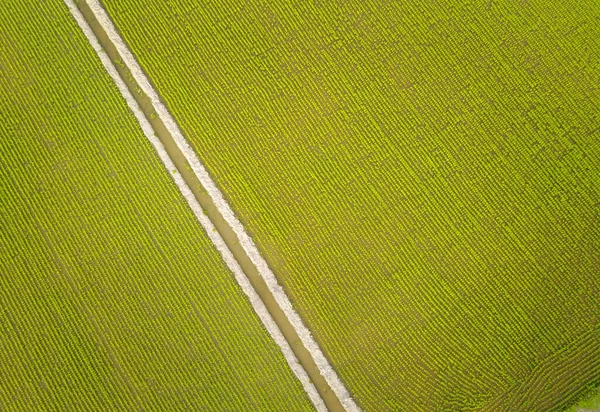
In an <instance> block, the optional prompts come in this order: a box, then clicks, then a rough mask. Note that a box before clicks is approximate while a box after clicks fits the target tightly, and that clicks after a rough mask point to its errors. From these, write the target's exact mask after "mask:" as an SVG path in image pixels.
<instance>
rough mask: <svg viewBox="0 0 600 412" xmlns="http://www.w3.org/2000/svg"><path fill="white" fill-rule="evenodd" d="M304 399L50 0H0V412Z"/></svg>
mask: <svg viewBox="0 0 600 412" xmlns="http://www.w3.org/2000/svg"><path fill="white" fill-rule="evenodd" d="M184 409H185V410H206V409H208V410H239V411H249V410H269V411H275V410H310V409H311V405H310V403H309V400H308V397H307V396H306V394H305V393H304V392H303V389H302V387H301V385H300V383H299V382H298V381H297V379H296V378H295V377H294V376H293V374H292V372H291V370H290V369H289V367H288V365H287V363H286V362H285V360H284V358H283V355H282V354H281V352H280V351H279V348H278V347H277V346H276V345H275V343H274V341H273V340H272V339H271V337H270V336H269V335H268V334H267V331H266V330H265V329H264V327H263V325H262V324H261V323H260V321H259V319H258V317H257V316H256V314H255V313H254V312H253V310H252V307H251V305H250V303H249V302H248V301H247V299H246V297H245V295H244V294H243V293H242V291H241V289H240V288H239V287H238V285H237V284H236V283H235V280H234V278H233V275H232V274H231V272H230V271H229V270H228V269H227V267H226V266H225V263H224V262H223V261H222V259H221V257H220V255H219V254H218V253H217V251H216V250H215V249H214V248H213V247H212V245H211V243H210V241H209V239H208V237H207V236H206V235H205V233H204V231H203V229H202V227H201V226H200V224H199V223H198V222H197V221H196V219H195V217H194V216H193V214H192V212H191V210H190V209H189V208H188V206H187V204H186V203H185V201H184V199H183V197H182V196H181V195H180V194H179V192H178V190H177V188H176V186H175V184H174V183H173V182H172V181H171V179H170V178H169V174H168V171H167V170H165V169H164V167H163V165H162V164H161V163H160V160H159V158H158V156H157V155H156V153H155V152H154V150H153V148H152V146H151V145H150V143H149V142H148V141H147V140H146V138H145V137H144V135H143V134H142V132H141V130H140V128H139V125H138V124H137V122H136V120H135V118H134V117H133V115H132V114H131V112H130V111H129V109H128V107H127V106H126V104H125V101H124V100H123V99H122V98H121V96H120V95H119V93H118V91H117V89H116V87H115V85H114V84H113V83H112V81H111V79H110V78H109V76H108V74H107V73H106V72H105V71H104V69H103V67H102V65H101V63H100V61H99V59H98V58H97V56H96V55H95V54H94V52H93V50H92V48H91V46H90V45H89V44H88V42H87V40H86V39H85V37H84V36H83V34H82V32H81V31H80V29H79V28H78V27H77V25H76V23H75V21H74V20H73V18H72V16H71V15H70V14H69V12H68V10H67V8H66V7H65V5H64V4H63V3H62V2H61V1H48V2H38V1H33V0H25V1H23V0H14V1H13V0H9V1H8V2H3V4H2V7H0V410H2V411H12V410H15V411H34V410H60V411H77V410H81V411H108V410H118V411H135V410H160V411H172V410H184Z"/></svg>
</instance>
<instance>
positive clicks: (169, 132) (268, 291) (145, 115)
mask: <svg viewBox="0 0 600 412" xmlns="http://www.w3.org/2000/svg"><path fill="white" fill-rule="evenodd" d="M65 3H66V4H67V6H68V7H69V10H70V11H71V13H72V14H73V16H74V18H75V19H76V20H77V22H78V24H79V25H80V27H81V28H82V30H83V31H84V33H85V34H86V37H87V38H88V40H89V41H90V43H91V44H92V46H93V47H94V49H95V50H96V52H97V54H98V56H99V57H100V59H101V60H102V63H103V64H104V66H105V67H106V69H107V71H108V72H109V74H110V75H111V77H112V78H113V80H114V82H115V84H116V85H117V87H118V88H119V90H120V92H121V94H122V95H123V97H124V98H125V99H126V100H127V103H128V104H129V106H130V108H131V110H132V111H133V112H134V114H135V115H136V118H137V120H138V122H139V123H140V125H141V127H142V130H143V131H144V134H145V135H146V137H147V138H148V139H149V141H150V142H151V143H152V145H153V146H154V148H155V149H156V151H157V152H158V154H159V156H160V158H161V160H162V161H163V164H164V165H165V167H166V168H167V170H169V171H172V172H173V173H172V177H173V179H174V180H175V183H176V184H177V186H178V187H179V190H180V191H181V193H182V194H183V195H184V197H185V198H186V201H187V202H188V204H189V205H190V207H191V208H192V210H193V211H194V213H195V215H196V217H197V218H198V220H199V222H200V223H201V224H202V226H203V227H204V229H205V230H206V232H207V233H208V235H209V237H210V238H211V240H212V241H213V243H214V244H215V246H216V247H217V249H218V250H219V252H220V253H221V254H222V256H223V258H224V260H225V261H226V262H227V264H228V266H229V268H230V269H231V270H232V272H233V273H234V275H235V277H236V280H237V281H238V283H239V284H240V286H241V287H242V289H243V290H244V292H245V293H246V294H247V296H248V297H249V299H250V301H251V303H252V305H253V308H254V310H255V311H256V312H257V313H258V315H259V316H260V318H261V320H262V321H263V323H264V324H265V326H266V328H267V330H268V331H269V333H270V334H271V336H272V337H273V338H274V340H275V341H276V342H277V344H278V345H279V347H280V348H281V350H282V352H283V354H284V356H285V358H286V360H287V361H288V364H289V365H290V367H291V368H292V370H293V371H294V373H295V374H296V376H297V377H298V379H299V380H300V381H301V383H302V385H303V387H304V389H305V390H306V392H307V393H308V395H309V397H310V398H311V400H312V402H313V404H314V405H315V407H316V408H317V409H318V410H324V409H325V407H327V409H329V410H359V408H358V406H357V405H356V404H355V403H354V401H353V399H352V398H351V397H350V394H349V393H348V391H347V389H346V388H345V386H344V385H343V383H342V382H341V381H340V379H339V377H338V376H337V374H336V373H335V371H334V370H333V368H332V367H331V365H330V364H329V362H328V361H327V359H326V358H325V356H324V355H323V353H322V352H321V350H320V348H319V347H318V345H317V344H316V342H315V341H314V339H313V338H312V336H311V334H310V332H309V331H308V329H307V328H306V326H305V325H304V324H303V322H302V320H301V319H300V317H299V315H298V314H297V313H296V312H295V311H294V309H293V307H292V305H291V303H290V301H289V299H288V298H287V296H286V295H285V293H284V292H283V290H282V288H281V286H280V285H279V284H278V283H277V280H276V278H275V276H274V274H273V273H272V271H271V270H270V269H269V267H268V265H267V263H266V261H265V260H264V259H263V258H262V257H261V256H260V254H259V252H258V250H257V248H256V246H255V245H254V243H253V241H252V239H251V238H250V237H249V236H248V235H247V233H246V232H245V230H244V228H243V227H242V225H241V223H240V222H239V220H238V219H237V218H236V217H235V215H234V214H233V212H232V210H231V208H230V207H229V205H228V204H227V202H226V201H225V200H224V198H223V195H222V194H221V192H220V191H219V189H218V188H217V187H216V185H215V184H214V182H213V181H212V179H211V178H210V176H209V175H208V173H207V171H206V170H205V169H204V167H203V166H202V164H201V162H200V161H199V159H198V158H197V156H196V155H195V153H194V152H193V150H192V149H191V147H190V146H189V145H188V144H187V142H186V140H185V138H184V137H183V135H182V134H181V132H180V131H179V128H178V126H177V124H176V123H175V121H174V119H173V118H172V117H171V115H170V114H169V113H168V111H167V109H166V107H165V106H164V104H162V102H161V101H160V98H159V96H158V94H157V93H156V91H155V90H154V89H153V88H152V86H151V85H150V82H149V81H148V79H147V78H146V76H145V75H144V73H143V71H142V70H141V68H140V67H139V65H138V64H137V62H136V61H135V58H134V57H133V55H132V54H131V52H130V51H129V50H128V48H127V46H125V44H124V42H123V40H122V39H121V38H120V36H119V34H118V33H117V32H116V30H115V28H114V26H113V25H112V22H111V21H110V19H109V17H108V15H107V14H106V12H105V11H104V9H103V8H102V6H101V5H100V4H99V3H98V2H97V1H94V0H92V1H88V2H87V3H85V2H80V3H79V4H78V6H75V4H74V3H73V2H72V0H65ZM77 7H79V9H78V8H77ZM111 60H112V61H111ZM113 62H114V64H113ZM115 65H116V66H117V67H115Z"/></svg>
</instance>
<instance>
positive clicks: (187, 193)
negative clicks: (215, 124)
mask: <svg viewBox="0 0 600 412" xmlns="http://www.w3.org/2000/svg"><path fill="white" fill-rule="evenodd" d="M63 1H64V3H65V5H66V6H67V8H68V10H69V12H70V13H71V15H72V16H73V18H74V19H75V21H76V22H77V24H78V25H79V27H80V29H81V30H82V32H83V33H84V35H85V36H86V38H87V40H88V41H89V43H90V45H91V46H92V48H93V49H94V51H95V52H96V54H97V55H98V57H99V59H100V61H101V62H102V64H103V66H104V68H105V69H106V71H107V72H108V74H109V75H110V77H111V78H112V80H113V81H114V83H115V85H116V86H117V88H118V90H119V92H120V93H121V95H122V96H123V98H124V99H125V101H126V103H127V105H128V106H129V108H130V109H131V111H132V112H133V114H134V116H135V118H136V120H137V121H138V123H139V124H140V127H141V129H142V131H143V133H144V135H145V136H146V138H147V139H148V140H149V141H150V143H151V144H152V146H153V147H154V149H155V150H156V152H157V154H158V156H159V158H160V160H161V162H162V163H163V165H164V166H165V168H166V170H168V171H172V170H176V167H175V165H174V163H173V161H172V160H171V158H170V157H169V155H168V153H167V151H166V150H165V148H164V146H163V144H162V143H161V142H160V140H159V139H158V137H157V136H156V134H155V133H154V130H153V128H152V125H151V124H150V122H149V121H148V120H147V119H146V117H145V115H144V113H143V112H142V110H141V108H140V107H139V105H138V103H137V101H136V100H135V98H134V97H133V95H132V94H131V92H130V91H129V90H128V88H127V86H126V84H125V82H124V81H123V79H122V78H121V77H120V75H119V73H118V71H117V69H116V68H115V67H114V65H113V63H112V62H111V60H110V58H109V57H108V55H107V54H106V52H105V51H104V50H103V49H102V46H101V45H100V43H99V41H98V39H97V38H96V35H95V34H94V32H93V31H92V29H91V27H90V26H89V25H88V23H87V21H86V19H85V17H84V16H83V15H82V13H81V12H80V10H79V9H78V7H77V6H76V4H75V3H74V1H73V0H63ZM92 4H95V6H96V8H98V7H100V8H101V6H100V5H99V4H98V3H97V2H88V5H89V6H90V8H91V9H92V11H94V8H93V6H92ZM96 12H97V11H96ZM96 12H94V13H95V14H96ZM96 17H97V19H98V21H99V22H100V24H103V23H102V20H101V19H100V17H99V16H98V15H97V14H96ZM105 19H108V16H107V15H105ZM105 30H106V32H107V33H108V34H109V35H110V32H109V30H108V28H106V27H105ZM113 31H114V27H113ZM114 34H115V35H116V32H115V33H114ZM117 36H118V35H117ZM111 40H112V38H111ZM113 42H114V40H113ZM115 46H117V48H118V47H119V46H118V44H116V43H115ZM122 46H123V47H124V44H123V45H122ZM119 51H120V50H119ZM122 57H123V58H125V56H123V55H122ZM131 58H133V56H132V55H131ZM130 70H131V69H130ZM139 70H140V72H141V69H139ZM131 71H132V73H133V74H134V76H135V72H134V71H133V70H131ZM136 80H137V78H136ZM146 82H147V80H146ZM138 84H140V86H142V83H140V82H139V81H138ZM148 95H149V96H150V97H151V98H152V95H151V94H149V93H148ZM154 95H155V96H156V98H158V96H157V95H156V92H154ZM153 103H154V100H153ZM162 107H163V109H164V111H165V112H166V108H164V106H162ZM155 109H157V108H156V106H155ZM157 113H158V114H159V116H160V115H161V112H160V111H159V110H157ZM167 114H168V113H167ZM163 122H164V123H165V125H166V127H167V128H169V127H173V125H174V124H175V123H174V120H173V119H172V118H170V116H169V117H168V118H166V119H165V120H163ZM169 123H172V125H171V124H169ZM175 127H176V126H175ZM169 131H171V130H170V129H169ZM173 137H175V136H173ZM181 138H183V137H182V136H181ZM187 148H188V149H189V150H191V148H189V146H187ZM182 151H183V150H182ZM184 154H185V152H184ZM196 160H197V159H196ZM197 161H198V160H197ZM198 162H199V161H198ZM200 167H202V166H200ZM202 169H203V168H202ZM205 173H206V172H205ZM169 175H171V178H172V179H173V181H174V182H175V184H176V185H177V188H178V189H179V191H180V192H181V194H182V195H183V197H184V198H185V200H186V201H187V203H188V205H189V206H190V208H191V209H192V211H193V213H194V215H195V216H196V219H197V220H198V222H200V224H201V225H202V227H203V228H204V230H205V231H206V233H207V235H208V237H209V239H210V240H211V242H212V243H213V244H214V245H215V247H216V249H217V250H218V251H219V253H220V254H221V256H222V257H223V260H224V261H225V263H226V264H227V266H228V268H229V269H230V270H231V271H232V272H233V274H234V277H235V279H236V281H237V283H238V284H239V285H240V287H241V288H242V290H243V292H244V293H245V294H246V296H248V299H249V301H250V304H251V305H252V307H253V309H254V311H255V312H256V313H257V315H258V317H259V318H260V320H261V322H262V323H263V324H264V325H265V328H266V329H267V332H268V333H269V335H270V336H271V337H272V338H273V340H274V341H275V343H276V344H277V345H278V346H279V348H280V350H281V352H282V353H283V355H284V357H285V359H286V361H287V363H288V365H289V366H290V368H291V369H292V372H293V373H294V374H295V375H296V377H297V378H298V380H299V381H300V383H301V384H302V386H303V388H304V390H305V392H306V393H307V395H308V397H309V399H310V400H311V402H312V403H313V405H314V406H315V408H316V409H317V410H318V411H325V410H326V407H325V404H324V402H323V400H322V399H321V397H320V395H319V393H318V391H317V389H316V388H315V386H314V385H313V383H312V382H311V380H310V378H309V376H308V374H307V372H306V371H305V370H304V368H303V367H302V365H301V364H300V363H299V362H298V359H297V358H296V356H295V355H294V352H293V351H292V349H291V347H290V345H289V343H288V342H287V340H286V339H285V337H284V335H283V334H282V332H281V330H280V329H279V327H278V326H277V324H276V323H275V320H274V319H273V317H272V316H271V315H270V313H269V311H268V310H267V308H266V306H265V304H264V303H263V301H262V300H261V299H260V297H259V295H258V294H257V292H256V290H255V289H254V287H253V286H252V284H251V283H250V281H249V280H248V278H247V277H246V275H245V274H244V272H243V270H242V268H241V267H240V265H239V263H238V262H237V260H236V259H235V257H234V256H233V254H232V252H231V250H230V249H229V248H228V246H227V245H226V243H225V241H224V240H223V238H222V237H221V235H220V234H219V233H218V232H217V230H216V228H215V226H214V225H213V223H212V222H211V220H210V219H209V218H208V217H207V216H206V215H205V214H204V212H203V210H202V207H201V206H200V204H199V203H198V201H197V200H196V198H195V197H194V194H193V192H192V190H191V189H190V188H189V187H188V185H187V184H186V183H185V181H184V179H183V177H182V176H181V175H180V174H178V173H169ZM207 176H208V174H207ZM199 178H200V176H199ZM209 179H210V177H209ZM200 181H201V182H202V183H203V184H204V181H203V180H202V179H200ZM211 182H212V181H211ZM213 187H214V188H215V189H216V186H214V183H213ZM207 189H208V188H207ZM216 190H218V189H216ZM209 193H210V191H209ZM221 199H222V196H221ZM223 201H224V200H223ZM215 203H216V202H215ZM217 206H218V204H217ZM238 223H239V222H238ZM242 230H243V229H242ZM282 309H283V308H282ZM307 349H308V348H307ZM309 350H310V349H309Z"/></svg>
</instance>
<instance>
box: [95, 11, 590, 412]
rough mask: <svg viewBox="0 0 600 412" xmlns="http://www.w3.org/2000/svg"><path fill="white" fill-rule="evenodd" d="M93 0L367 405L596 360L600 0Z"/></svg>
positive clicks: (510, 389) (577, 384)
mask: <svg viewBox="0 0 600 412" xmlns="http://www.w3.org/2000/svg"><path fill="white" fill-rule="evenodd" d="M103 2H104V4H105V6H106V8H107V10H108V12H109V14H110V15H111V17H112V18H113V20H114V22H115V24H116V26H117V28H118V29H119V31H120V32H121V33H122V35H123V37H124V39H125V40H126V41H127V43H128V44H129V46H130V47H131V49H132V51H133V53H134V54H135V55H136V57H137V59H138V60H139V62H140V64H141V65H142V67H143V68H144V70H145V71H146V72H147V73H148V75H149V77H150V80H151V81H152V82H153V84H154V85H155V86H156V88H157V91H158V93H159V94H160V95H161V97H162V98H163V99H164V101H165V102H166V104H167V106H168V108H169V109H170V111H171V112H172V113H173V115H174V117H175V118H176V120H177V121H178V123H179V125H180V126H181V129H182V131H183V133H184V134H185V135H186V137H187V138H188V139H189V141H190V142H191V144H192V145H193V147H194V148H195V150H196V151H197V153H198V155H199V157H200V159H201V160H202V161H203V162H204V163H205V165H206V166H207V169H208V170H209V172H210V173H211V175H212V176H214V178H215V180H216V181H217V184H218V185H219V186H220V187H221V189H222V190H223V191H224V193H225V195H226V197H227V198H228V199H229V200H230V202H231V205H232V208H233V209H234V210H235V212H236V213H237V215H238V216H239V217H240V219H241V220H242V221H243V223H244V224H245V225H246V228H247V229H248V231H249V232H250V233H251V235H252V236H253V238H254V240H255V241H256V243H257V245H258V246H259V248H260V249H261V251H262V252H263V254H264V256H265V258H266V259H267V260H268V262H269V263H270V265H271V266H272V268H273V271H274V272H275V274H276V275H277V276H278V279H279V281H280V282H281V284H282V285H283V286H284V288H285V290H286V291H287V293H288V294H289V296H290V298H291V300H292V301H293V303H294V304H295V307H296V308H297V310H298V312H299V313H300V314H301V315H302V317H303V318H304V320H305V321H306V323H307V325H308V326H309V328H310V329H311V330H312V332H313V334H314V336H315V338H316V339H317V341H318V342H319V344H320V345H321V347H322V348H323V350H324V352H325V354H326V355H327V356H328V357H329V359H330V360H331V362H332V364H333V366H334V367H335V368H336V369H337V370H338V372H339V374H340V377H341V378H342V380H343V381H344V382H345V383H346V385H347V386H348V389H349V390H350V392H351V393H352V394H353V395H354V396H355V397H356V399H357V401H358V402H359V403H360V404H361V405H362V406H363V407H364V408H365V409H366V410H376V411H383V410H392V411H398V410H407V411H437V410H474V409H481V408H484V409H485V408H486V407H488V406H490V405H494V404H497V401H498V400H499V399H500V400H501V399H519V396H518V395H519V394H521V393H528V391H529V389H530V388H529V387H527V385H528V384H529V383H531V382H537V380H536V379H538V378H536V376H537V375H536V374H537V373H538V371H540V370H542V369H543V370H544V371H547V372H544V373H545V374H546V375H544V376H545V377H546V378H547V379H549V380H551V379H558V380H561V379H564V377H566V376H569V379H570V380H569V385H571V387H572V388H575V389H577V388H584V387H585V386H586V384H587V383H588V382H589V380H590V379H591V378H590V376H591V375H594V374H596V375H597V373H598V370H597V365H596V363H594V360H593V357H592V358H590V357H581V359H580V363H579V364H578V365H577V367H573V368H571V369H568V370H567V371H562V370H558V369H557V370H553V369H552V365H550V366H547V365H546V364H544V361H545V360H547V359H554V358H553V357H552V356H557V355H556V354H557V353H560V351H561V350H564V351H570V350H575V349H574V348H575V347H576V345H574V342H578V341H579V340H580V338H581V337H582V336H587V334H588V333H589V331H590V330H592V329H593V328H595V327H596V325H598V324H599V323H600V311H599V310H598V308H599V307H600V282H598V274H599V273H600V266H599V260H598V250H600V225H599V224H598V223H599V219H600V217H599V214H598V213H599V209H598V205H599V204H600V203H599V202H600V198H599V195H598V193H599V190H600V174H599V173H598V171H599V170H600V143H599V142H600V139H599V136H600V135H599V131H600V117H599V113H600V94H599V90H600V89H599V88H598V85H599V84H600V24H598V21H599V20H600V6H599V5H600V3H598V2H597V1H593V0H586V1H582V2H569V1H567V2H554V3H552V4H550V3H548V2H544V1H540V0H532V1H522V2H505V1H474V2H456V1H450V2H435V3H433V2H400V1H396V2H389V1H366V2H345V1H304V2H302V1H288V0H286V1H273V2H261V1H258V0H250V1H245V2H233V1H218V2H208V3H202V4H199V3H196V2H187V1H169V2H164V1H158V0H151V1H140V0H124V1H115V0H104V1H103ZM594 342H596V345H597V340H596V341H594ZM594 350H596V349H594ZM590 353H597V352H593V351H591V349H590ZM567 355H568V354H565V356H567ZM540 365H545V366H543V368H542V366H540ZM540 368H542V369H540ZM557 368H558V367H557ZM553 373H555V375H553ZM577 390H578V389H577ZM564 393H566V392H561V391H555V392H551V396H550V398H548V399H546V398H545V400H544V402H545V403H544V405H546V406H548V408H550V409H552V408H554V407H559V406H560V405H562V404H563V401H564V398H563V396H566V395H563V394H564ZM531 399H533V398H531ZM525 404H527V403H524V404H521V405H525ZM518 407H519V404H517V408H518ZM531 407H533V408H535V405H533V406H531ZM512 410H514V409H512ZM544 410H548V409H544Z"/></svg>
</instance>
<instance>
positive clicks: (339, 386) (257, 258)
mask: <svg viewBox="0 0 600 412" xmlns="http://www.w3.org/2000/svg"><path fill="white" fill-rule="evenodd" d="M86 2H87V4H88V5H89V7H90V9H91V10H92V11H93V13H94V15H95V16H96V19H98V22H99V23H100V24H101V25H102V27H103V28H104V30H105V31H106V33H107V34H108V36H109V38H110V40H111V41H112V42H113V44H114V45H115V46H116V48H117V50H118V52H119V54H120V55H121V58H122V59H123V61H124V62H125V64H126V65H127V67H128V69H129V70H130V71H131V74H132V75H133V77H134V79H135V81H136V82H137V83H138V85H139V86H140V87H141V89H142V90H143V91H144V93H146V95H147V96H148V97H149V98H150V100H151V101H152V105H153V107H154V110H155V111H156V113H157V114H158V116H159V118H160V119H161V120H162V122H163V123H164V124H165V126H166V128H167V130H168V131H169V133H171V136H173V138H174V139H175V143H176V144H177V147H179V150H181V151H182V152H183V154H184V156H185V158H186V159H187V161H188V162H189V164H190V166H191V167H192V170H193V171H194V173H195V174H196V176H197V177H198V179H199V180H200V182H201V184H202V185H203V186H204V188H205V190H206V191H207V192H208V194H209V195H210V197H211V198H212V200H213V202H214V203H215V205H216V207H217V209H218V210H219V212H220V213H221V214H222V215H223V217H224V218H225V220H226V221H227V223H228V224H229V225H230V226H231V228H232V229H233V231H234V232H235V234H236V236H237V237H238V240H239V242H240V244H241V245H242V247H243V248H244V250H245V251H246V253H247V254H248V257H249V258H250V260H251V261H252V263H254V265H255V266H256V268H257V269H258V272H259V273H260V276H261V277H262V278H263V279H264V280H265V282H266V284H267V286H268V288H269V290H270V291H271V293H272V294H273V296H274V297H275V300H276V301H277V303H278V304H279V306H280V307H281V309H282V310H283V312H284V313H285V315H286V317H287V318H288V320H289V321H290V323H291V324H292V326H293V327H294V329H295V330H296V333H297V334H298V336H299V337H300V339H301V341H302V343H303V344H304V346H305V347H306V349H307V350H308V351H309V353H310V354H311V356H312V357H313V359H314V361H315V363H316V365H317V367H318V368H319V371H320V373H321V375H323V377H324V378H325V380H326V381H327V383H328V384H329V386H330V387H331V389H332V390H333V392H334V393H335V394H336V396H337V397H338V399H339V400H340V402H341V403H342V405H343V406H344V408H345V409H346V410H347V411H360V408H359V407H358V405H357V404H356V403H355V402H354V400H353V399H352V397H351V396H350V393H349V392H348V389H346V387H345V386H344V384H343V383H342V381H341V380H340V378H339V377H338V375H337V373H336V372H335V371H334V370H333V368H332V367H331V365H330V364H329V362H328V361H327V359H326V358H325V355H324V354H323V352H322V351H321V349H320V348H319V346H318V345H317V343H316V342H315V340H314V338H313V337H312V335H311V333H310V331H309V330H308V328H307V327H306V326H305V325H304V323H303V322H302V319H301V318H300V316H299V315H298V313H296V311H295V310H294V308H293V307H292V304H291V302H290V300H289V298H288V297H287V295H286V294H285V292H284V291H283V289H282V288H281V286H280V285H279V284H278V283H277V279H276V278H275V275H274V274H273V272H272V271H271V269H270V268H269V266H268V265H267V262H266V261H265V260H264V258H263V257H262V256H261V255H260V253H259V251H258V249H257V248H256V245H255V244H254V242H253V241H252V239H251V238H250V236H248V234H247V233H246V231H245V230H244V227H243V226H242V224H241V222H240V221H239V220H238V219H237V217H236V216H235V215H234V213H233V211H232V210H231V207H230V206H229V204H228V203H227V202H226V201H225V199H224V198H223V194H222V193H221V191H220V190H219V189H218V188H217V186H216V185H215V183H214V182H213V180H212V179H211V177H210V175H209V174H208V172H207V171H206V169H205V168H204V166H203V165H202V163H201V162H200V160H199V159H198V157H197V156H196V153H195V152H194V150H193V149H192V148H191V147H190V145H189V144H188V143H187V141H186V140H185V138H184V137H183V134H182V133H181V131H180V130H179V126H178V125H177V123H176V122H175V120H174V119H173V117H172V116H171V115H170V114H169V111H168V110H167V108H166V107H165V105H164V104H162V102H161V101H160V98H159V96H158V93H157V92H156V90H154V88H153V87H152V86H151V84H150V82H149V81H148V78H147V77H146V75H145V74H144V72H143V71H142V69H141V67H140V66H139V64H138V63H137V60H136V59H135V57H134V56H133V54H132V53H131V51H130V50H129V48H128V47H127V45H126V44H125V42H124V40H123V39H122V38H121V36H120V35H119V33H118V32H117V30H116V28H115V26H114V25H113V23H112V21H111V20H110V17H109V16H108V14H107V13H106V11H105V10H104V7H103V6H102V5H101V4H100V2H99V1H98V0H86Z"/></svg>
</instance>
